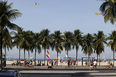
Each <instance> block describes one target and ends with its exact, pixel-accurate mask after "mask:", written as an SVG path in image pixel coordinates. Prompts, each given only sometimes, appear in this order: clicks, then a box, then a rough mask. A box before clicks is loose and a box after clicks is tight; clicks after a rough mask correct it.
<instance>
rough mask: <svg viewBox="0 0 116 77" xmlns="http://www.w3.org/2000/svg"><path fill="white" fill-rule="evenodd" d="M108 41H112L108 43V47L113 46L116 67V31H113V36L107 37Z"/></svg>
mask: <svg viewBox="0 0 116 77" xmlns="http://www.w3.org/2000/svg"><path fill="white" fill-rule="evenodd" d="M107 39H108V40H110V41H109V42H108V44H107V45H108V46H111V50H112V51H113V65H114V57H115V56H114V54H115V53H114V51H116V31H112V33H111V34H109V36H108V37H107Z"/></svg>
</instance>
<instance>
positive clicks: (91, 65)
mask: <svg viewBox="0 0 116 77" xmlns="http://www.w3.org/2000/svg"><path fill="white" fill-rule="evenodd" d="M92 67H93V62H92V61H91V62H90V68H89V70H91V68H92Z"/></svg>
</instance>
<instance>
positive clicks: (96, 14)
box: [95, 13, 105, 16]
mask: <svg viewBox="0 0 116 77" xmlns="http://www.w3.org/2000/svg"><path fill="white" fill-rule="evenodd" d="M95 15H102V16H105V14H102V13H95Z"/></svg>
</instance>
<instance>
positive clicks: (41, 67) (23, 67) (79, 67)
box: [5, 65, 116, 69]
mask: <svg viewBox="0 0 116 77" xmlns="http://www.w3.org/2000/svg"><path fill="white" fill-rule="evenodd" d="M5 68H20V69H21V68H22V69H48V66H32V67H28V66H11V65H9V66H6V67H5ZM53 69H89V67H85V66H77V67H74V66H73V67H67V66H53ZM97 69H106V66H97ZM113 69H116V67H113Z"/></svg>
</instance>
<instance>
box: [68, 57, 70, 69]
mask: <svg viewBox="0 0 116 77" xmlns="http://www.w3.org/2000/svg"><path fill="white" fill-rule="evenodd" d="M68 67H70V59H68Z"/></svg>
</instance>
